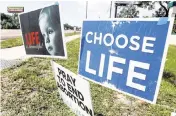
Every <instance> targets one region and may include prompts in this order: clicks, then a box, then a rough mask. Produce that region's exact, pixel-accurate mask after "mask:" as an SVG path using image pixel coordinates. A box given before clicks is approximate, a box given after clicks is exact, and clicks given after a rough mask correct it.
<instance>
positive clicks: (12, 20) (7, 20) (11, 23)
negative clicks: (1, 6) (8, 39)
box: [1, 13, 20, 29]
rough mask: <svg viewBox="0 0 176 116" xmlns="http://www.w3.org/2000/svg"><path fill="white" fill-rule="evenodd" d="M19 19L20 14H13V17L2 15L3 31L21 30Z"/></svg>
mask: <svg viewBox="0 0 176 116" xmlns="http://www.w3.org/2000/svg"><path fill="white" fill-rule="evenodd" d="M19 28H20V24H19V19H18V14H13V15H12V16H10V15H6V14H4V13H2V14H1V29H19Z"/></svg>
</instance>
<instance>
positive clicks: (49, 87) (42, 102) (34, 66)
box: [1, 39, 176, 116]
mask: <svg viewBox="0 0 176 116" xmlns="http://www.w3.org/2000/svg"><path fill="white" fill-rule="evenodd" d="M79 45H80V40H79V39H76V40H74V41H72V42H69V43H67V50H68V56H69V57H68V60H60V59H55V62H57V63H59V64H60V65H62V66H64V67H67V68H68V69H69V70H71V71H73V72H74V73H77V67H78V56H79ZM73 46H74V47H73ZM175 50H176V46H170V47H169V52H168V56H167V59H168V60H167V62H166V66H167V69H172V68H173V67H172V66H175V65H176V62H173V61H174V60H175V59H174V58H175V54H173V53H174V51H175ZM170 64H172V66H171V65H170ZM165 69H166V67H165ZM172 71H174V70H172ZM172 73H173V72H172ZM163 77H164V78H163V79H162V82H161V87H160V92H159V95H158V99H157V103H156V104H149V103H146V102H142V101H140V100H138V99H135V98H132V97H130V96H127V95H124V94H121V93H118V92H116V91H113V90H111V89H108V88H106V87H103V86H100V85H98V84H95V83H92V82H90V88H91V97H92V103H93V108H94V112H95V116H127V115H128V116H142V115H144V116H153V115H154V116H169V115H170V113H171V112H173V111H174V109H175V108H176V97H175V96H176V86H175V85H174V84H173V81H172V80H171V79H173V78H174V75H173V76H172V75H163ZM1 78H2V81H1V84H2V89H1V93H2V94H3V96H2V100H1V103H2V108H1V109H2V110H1V114H2V116H5V115H13V116H15V115H37V116H38V115H51V116H52V115H58V116H74V114H73V112H71V110H70V109H69V108H68V107H67V106H66V105H65V104H64V102H63V101H62V100H61V99H59V95H58V89H57V87H56V82H55V80H54V77H53V72H52V68H51V65H50V59H49V58H30V59H28V60H27V61H25V62H23V63H22V64H20V65H19V66H18V67H14V68H10V69H5V70H3V71H2V77H1Z"/></svg>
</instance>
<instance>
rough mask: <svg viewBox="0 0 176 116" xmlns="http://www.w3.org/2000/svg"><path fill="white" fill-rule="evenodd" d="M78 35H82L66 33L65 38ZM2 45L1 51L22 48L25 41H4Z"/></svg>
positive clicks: (16, 39) (17, 39) (19, 39)
mask: <svg viewBox="0 0 176 116" xmlns="http://www.w3.org/2000/svg"><path fill="white" fill-rule="evenodd" d="M76 34H80V32H76V33H65V36H66V37H67V36H72V35H76ZM0 44H1V49H4V48H11V47H15V46H21V45H23V41H22V38H21V37H18V38H14V39H8V40H4V41H2V42H0Z"/></svg>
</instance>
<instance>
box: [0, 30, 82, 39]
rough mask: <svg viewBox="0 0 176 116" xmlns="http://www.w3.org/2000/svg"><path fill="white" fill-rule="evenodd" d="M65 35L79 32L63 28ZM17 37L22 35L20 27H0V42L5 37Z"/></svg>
mask: <svg viewBox="0 0 176 116" xmlns="http://www.w3.org/2000/svg"><path fill="white" fill-rule="evenodd" d="M64 33H65V36H67V35H68V36H72V35H75V34H78V33H80V32H79V31H77V32H76V33H75V34H72V33H74V31H73V30H64ZM18 37H22V35H21V29H1V38H0V42H1V41H3V40H7V39H12V38H18Z"/></svg>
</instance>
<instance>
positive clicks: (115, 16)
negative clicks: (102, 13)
mask: <svg viewBox="0 0 176 116" xmlns="http://www.w3.org/2000/svg"><path fill="white" fill-rule="evenodd" d="M117 6H118V4H117V3H115V15H114V18H117Z"/></svg>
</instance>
